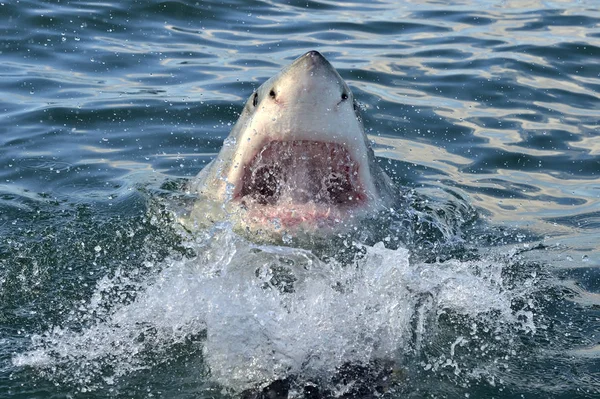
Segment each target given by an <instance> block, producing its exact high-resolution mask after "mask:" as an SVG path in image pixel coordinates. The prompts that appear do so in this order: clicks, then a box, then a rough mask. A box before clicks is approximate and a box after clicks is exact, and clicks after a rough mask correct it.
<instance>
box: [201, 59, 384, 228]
mask: <svg viewBox="0 0 600 399" xmlns="http://www.w3.org/2000/svg"><path fill="white" fill-rule="evenodd" d="M390 187H391V184H390V182H389V178H387V176H385V174H384V173H383V171H382V170H381V169H380V168H379V166H378V165H377V164H376V162H375V157H374V154H373V151H372V149H371V147H370V145H369V141H368V139H367V136H366V134H365V132H364V128H363V124H362V120H361V118H360V115H359V113H358V107H357V105H356V102H355V100H354V96H353V94H352V92H351V90H350V88H349V87H348V85H347V84H346V83H345V82H344V80H343V79H342V78H341V76H340V75H339V74H338V72H337V71H336V70H335V69H334V68H333V66H332V65H331V64H330V63H329V62H328V61H327V60H326V59H325V58H324V57H323V56H322V55H321V54H320V53H319V52H317V51H309V52H308V53H306V54H304V55H302V56H301V57H299V58H298V59H296V60H295V61H294V62H293V63H292V64H290V65H289V66H287V67H286V68H284V69H283V70H282V71H281V72H279V73H278V74H277V75H275V76H273V77H272V78H270V79H269V80H267V81H266V82H265V83H264V84H262V85H261V86H260V87H259V88H258V90H256V91H255V92H254V93H252V95H251V96H250V98H249V99H248V100H247V101H246V104H245V106H244V109H243V111H242V113H241V115H240V117H239V119H238V121H237V123H236V125H235V126H234V128H233V129H232V131H231V133H230V135H229V137H228V138H227V139H226V140H225V143H224V146H223V148H222V150H221V152H220V153H219V155H218V156H217V158H216V159H215V160H214V161H213V162H212V163H211V164H210V165H209V166H207V167H206V168H205V169H204V170H203V171H202V172H200V174H199V175H198V177H197V178H196V179H195V181H194V182H193V183H192V190H193V191H195V192H197V193H198V194H200V196H201V198H200V199H199V200H198V201H200V202H202V201H217V202H220V203H223V204H225V205H224V209H226V213H227V214H228V215H229V216H232V215H233V216H234V218H236V216H237V218H236V219H237V220H238V221H239V222H241V223H243V224H245V225H246V228H248V226H250V227H251V228H253V229H263V230H267V229H275V230H281V231H286V232H290V231H291V232H293V231H296V230H303V231H309V232H310V231H316V230H322V229H325V230H331V229H337V228H339V227H343V226H347V225H349V224H351V222H352V221H354V220H357V219H359V218H360V217H361V216H364V215H365V214H368V213H372V212H375V211H377V210H378V209H380V208H381V207H382V206H383V205H384V204H385V203H386V202H387V201H389V200H390V197H391V195H390V193H391V188H390ZM198 201H197V202H198ZM199 209H203V207H202V206H200V208H199ZM202 212H204V213H206V212H205V211H201V213H202Z"/></svg>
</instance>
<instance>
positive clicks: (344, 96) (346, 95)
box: [342, 93, 348, 101]
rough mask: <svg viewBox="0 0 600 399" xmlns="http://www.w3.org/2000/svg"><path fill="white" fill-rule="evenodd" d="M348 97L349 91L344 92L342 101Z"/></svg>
mask: <svg viewBox="0 0 600 399" xmlns="http://www.w3.org/2000/svg"><path fill="white" fill-rule="evenodd" d="M347 99H348V93H342V101H344V100H347Z"/></svg>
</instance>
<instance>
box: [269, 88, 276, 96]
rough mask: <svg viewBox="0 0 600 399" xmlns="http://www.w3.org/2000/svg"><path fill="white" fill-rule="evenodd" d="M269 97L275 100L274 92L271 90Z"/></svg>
mask: <svg viewBox="0 0 600 399" xmlns="http://www.w3.org/2000/svg"><path fill="white" fill-rule="evenodd" d="M269 95H270V96H271V98H275V90H273V89H271V91H270V92H269Z"/></svg>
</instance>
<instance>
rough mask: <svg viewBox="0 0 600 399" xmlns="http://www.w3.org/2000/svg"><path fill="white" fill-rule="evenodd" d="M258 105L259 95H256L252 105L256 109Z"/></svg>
mask: <svg viewBox="0 0 600 399" xmlns="http://www.w3.org/2000/svg"><path fill="white" fill-rule="evenodd" d="M256 104H258V93H254V98H253V99H252V105H253V106H255V107H256Z"/></svg>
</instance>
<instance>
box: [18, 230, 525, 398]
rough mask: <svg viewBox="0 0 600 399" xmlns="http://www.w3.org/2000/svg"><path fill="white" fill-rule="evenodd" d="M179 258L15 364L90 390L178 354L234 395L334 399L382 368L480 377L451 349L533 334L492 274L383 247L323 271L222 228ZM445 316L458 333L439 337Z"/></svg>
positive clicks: (100, 286) (40, 338)
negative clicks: (346, 378) (325, 393)
mask: <svg viewBox="0 0 600 399" xmlns="http://www.w3.org/2000/svg"><path fill="white" fill-rule="evenodd" d="M186 245H187V246H188V249H189V250H190V251H189V252H190V255H189V256H187V257H174V258H170V259H167V260H165V261H161V262H160V264H156V263H152V262H146V264H145V265H144V266H145V267H146V268H147V270H146V271H140V270H137V269H136V270H133V271H131V270H130V271H124V270H118V271H117V272H116V273H114V274H113V275H111V276H106V277H104V278H102V279H101V280H99V281H98V282H97V285H96V288H95V290H94V293H93V295H92V297H91V298H90V300H89V301H88V302H87V303H85V304H83V305H81V307H80V308H79V309H78V311H77V312H75V313H74V314H73V315H72V317H71V318H70V319H69V320H68V321H67V322H66V323H65V324H64V326H63V327H58V326H57V327H54V328H52V329H50V330H49V331H47V332H45V333H44V334H39V335H34V336H33V337H32V348H31V349H30V350H29V351H28V352H26V353H22V354H19V355H17V356H15V357H14V358H13V363H14V364H15V365H17V366H30V367H34V368H36V369H38V370H39V371H40V372H42V373H44V374H45V376H46V378H50V379H54V380H58V381H59V382H60V383H67V384H72V385H74V386H77V387H78V389H79V390H80V391H88V390H97V389H105V387H106V386H107V385H108V386H110V385H113V384H115V382H116V381H118V380H119V378H126V377H125V376H127V375H128V374H131V373H134V372H138V371H141V370H145V369H151V368H152V367H156V366H157V365H159V364H162V363H166V362H170V361H172V360H174V359H175V357H176V356H177V354H176V353H178V351H175V350H174V348H176V347H181V348H183V349H182V350H183V351H184V352H186V353H187V354H188V355H191V356H193V355H194V354H195V355H196V356H198V357H199V358H202V359H203V363H204V366H205V368H206V372H207V373H208V375H209V378H210V379H211V380H212V381H215V382H217V383H219V384H220V385H222V386H224V387H226V388H228V389H230V390H231V391H233V392H239V391H243V390H246V389H252V388H256V387H262V386H265V385H268V384H269V383H271V382H273V381H275V380H282V379H286V378H290V377H293V378H295V379H296V380H297V381H300V383H302V382H306V383H309V382H310V383H318V384H321V385H325V386H327V387H328V389H331V390H333V391H335V392H342V391H340V387H339V386H334V385H335V384H336V383H335V382H333V380H332V376H333V375H335V374H336V373H338V372H339V370H340V369H342V368H343V367H345V366H346V365H349V364H351V365H368V364H373V363H374V362H378V361H381V360H386V361H387V360H390V361H393V362H394V363H395V364H396V366H395V367H397V368H401V369H405V370H407V372H408V373H410V372H411V370H413V369H420V370H423V371H426V372H438V371H439V370H451V372H452V373H454V374H455V375H458V374H461V373H462V374H463V375H465V376H466V377H465V378H472V376H473V375H475V374H477V373H479V374H477V375H478V378H479V376H481V375H482V374H486V375H487V373H488V371H485V372H483V371H481V368H482V367H483V368H485V366H482V364H481V361H478V362H477V367H475V366H474V365H470V364H468V362H463V363H461V360H460V359H461V356H459V353H460V352H461V350H463V349H464V348H466V347H468V346H469V345H471V344H475V345H480V346H485V345H487V346H488V347H491V346H493V345H496V346H497V344H494V342H497V341H502V340H503V339H504V338H503V337H506V335H505V336H503V335H502V331H505V330H506V328H508V327H507V326H513V327H511V328H514V329H516V330H519V331H527V330H528V329H529V331H532V330H534V329H535V322H534V320H533V316H532V315H529V314H526V313H525V310H523V309H515V308H514V301H515V299H516V298H520V297H524V296H527V290H526V289H524V288H519V289H516V288H515V289H509V288H507V287H506V285H505V283H504V279H503V275H502V271H503V264H502V263H501V262H498V261H493V260H485V261H484V260H476V261H467V262H461V261H458V260H451V261H447V262H443V263H413V262H411V257H410V253H409V251H408V250H407V249H404V248H398V249H394V250H392V249H387V248H385V246H384V245H383V244H381V243H379V244H376V245H374V246H372V247H366V246H362V245H359V244H353V245H349V247H348V248H345V249H340V251H344V250H346V251H349V252H352V253H353V256H352V257H351V259H352V260H351V261H350V262H344V263H341V262H339V261H335V260H327V261H324V260H321V259H319V258H318V257H316V256H315V255H314V254H313V253H312V252H311V251H308V250H303V249H297V248H288V247H281V246H267V245H264V246H259V245H255V244H252V243H249V242H248V241H246V240H245V239H243V238H241V237H239V236H237V235H236V234H234V233H233V232H232V231H231V228H230V226H227V225H217V226H215V227H213V229H212V230H209V231H206V232H205V233H202V234H200V235H197V236H195V237H190V238H189V239H188V241H187V243H186ZM191 253H193V254H194V255H191ZM148 270H150V271H152V270H156V272H153V273H152V272H150V273H147V271H148ZM449 315H451V316H452V317H455V318H456V317H458V318H459V319H460V318H461V317H462V318H464V319H465V320H466V321H464V323H463V324H464V325H465V328H464V329H463V330H460V329H459V330H457V328H456V325H454V327H453V328H450V329H445V328H444V326H443V325H444V320H447V319H448V317H450V316H449ZM530 316H531V317H530ZM503 329H504V330H503ZM486 334H488V335H490V336H493V337H492V338H489V341H490V342H483V343H482V339H483V340H485V339H488V338H481V337H483V336H485V335H486ZM500 343H501V345H505V342H500ZM490 352H493V351H491V350H490V349H488V352H487V353H490ZM494 356H496V354H494V355H493V356H492V355H490V356H489V360H490V364H492V363H493V358H494ZM479 360H481V359H479ZM338 385H339V383H338Z"/></svg>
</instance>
